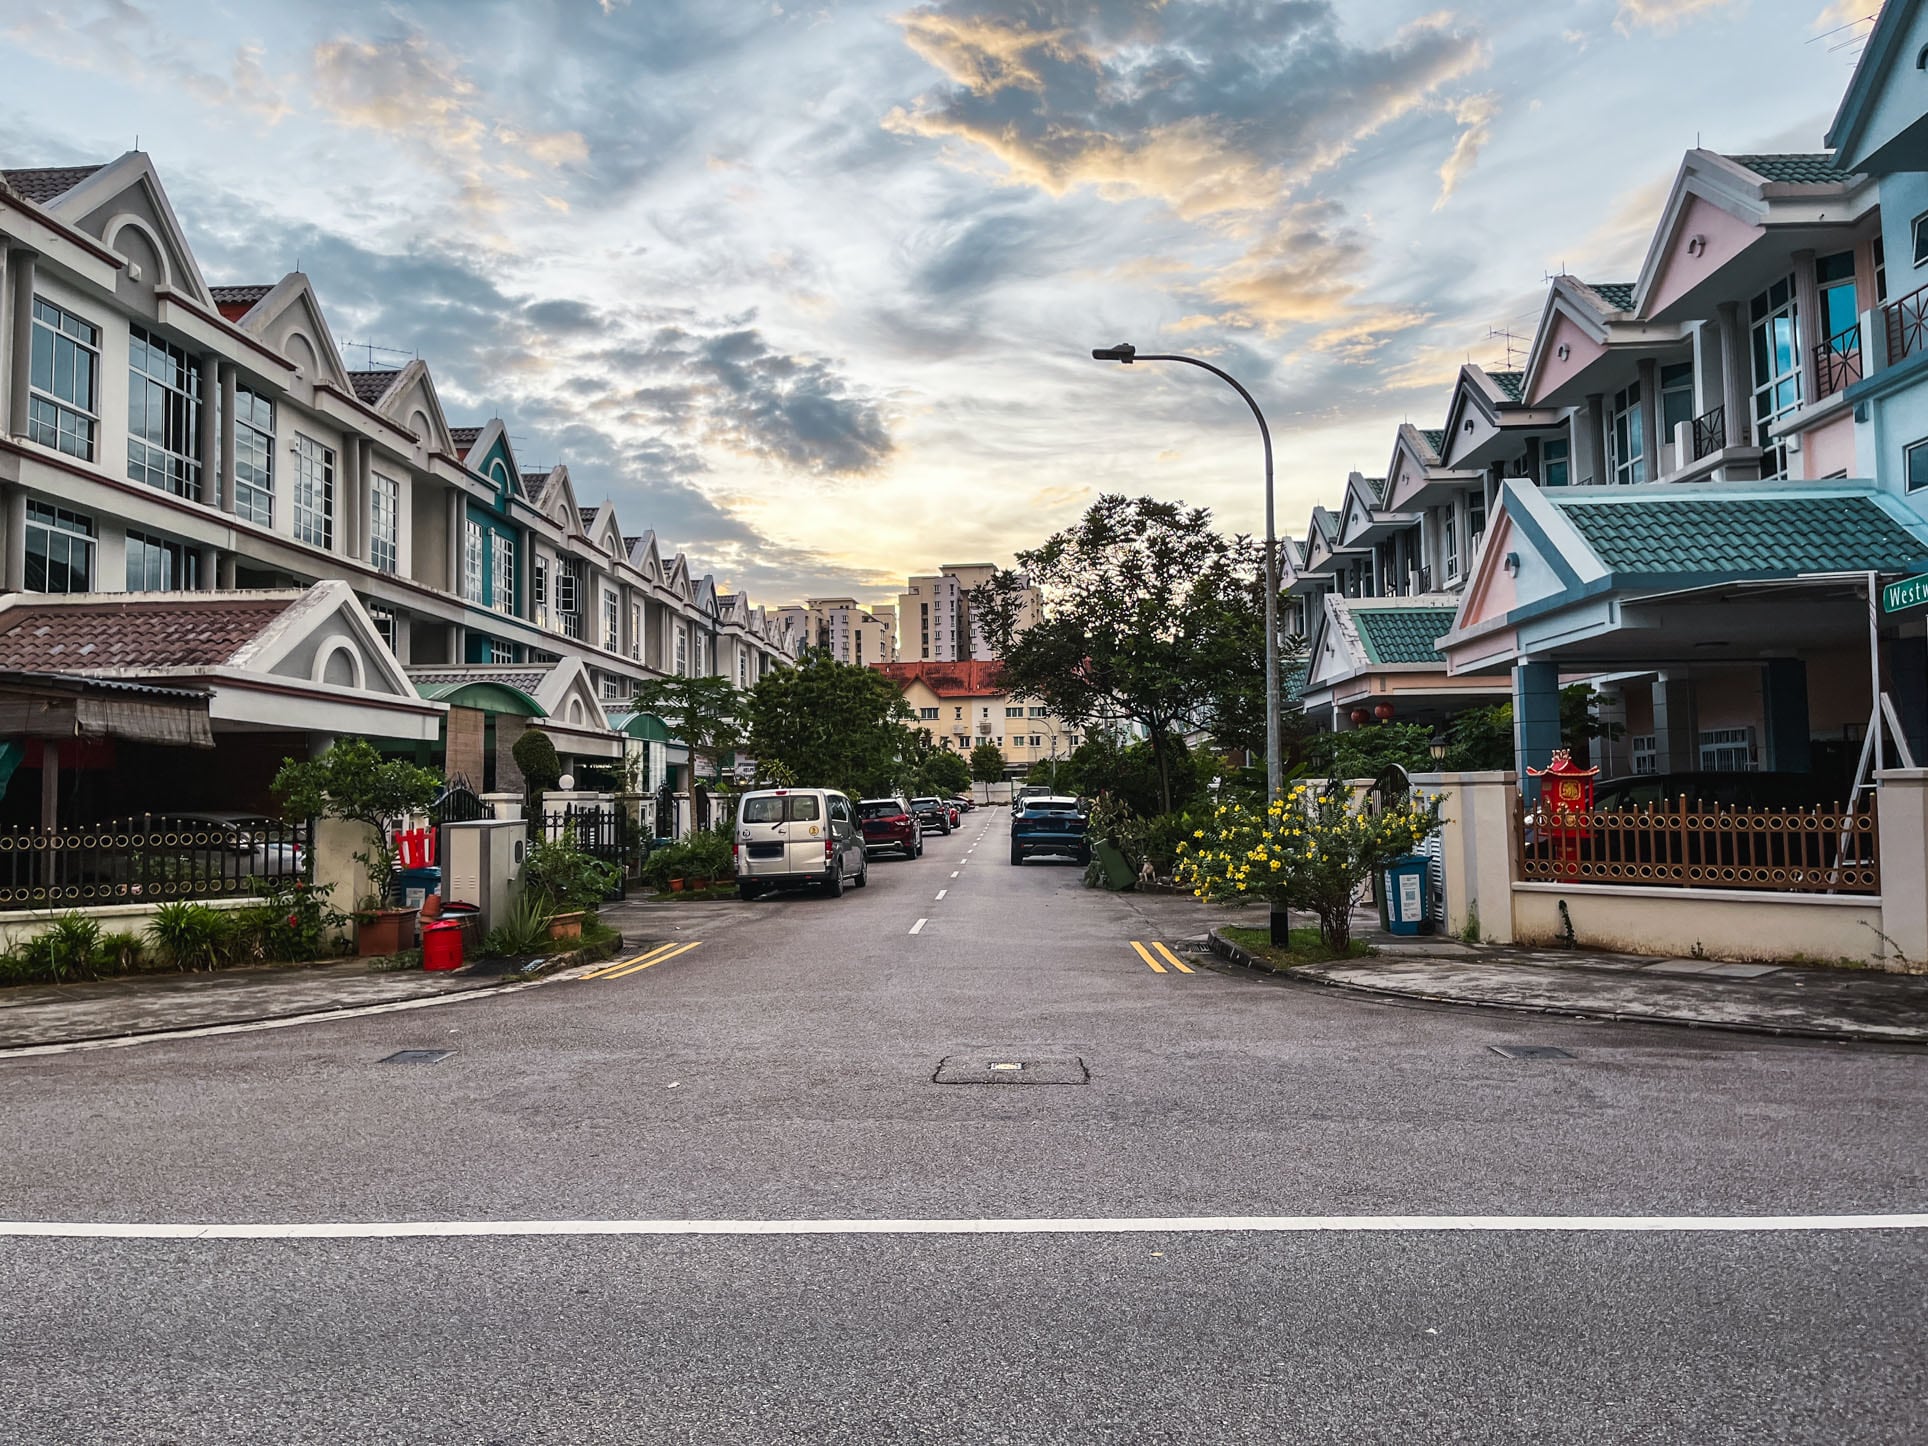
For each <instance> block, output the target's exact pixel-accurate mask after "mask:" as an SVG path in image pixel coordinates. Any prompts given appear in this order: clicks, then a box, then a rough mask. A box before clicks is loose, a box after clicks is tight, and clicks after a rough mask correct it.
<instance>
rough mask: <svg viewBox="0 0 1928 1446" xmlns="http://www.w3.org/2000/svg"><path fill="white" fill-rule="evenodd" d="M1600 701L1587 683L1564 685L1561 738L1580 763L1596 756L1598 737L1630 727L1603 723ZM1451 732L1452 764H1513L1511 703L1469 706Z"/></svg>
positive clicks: (1470, 768)
mask: <svg viewBox="0 0 1928 1446" xmlns="http://www.w3.org/2000/svg"><path fill="white" fill-rule="evenodd" d="M1598 705H1599V695H1598V694H1597V693H1595V692H1594V691H1593V689H1592V688H1591V687H1590V686H1589V685H1587V684H1585V683H1570V684H1568V685H1567V686H1566V687H1564V688H1562V689H1561V690H1560V741H1561V742H1562V743H1563V744H1564V745H1565V746H1566V747H1567V749H1568V750H1569V751H1571V752H1572V754H1573V757H1574V760H1575V761H1576V762H1578V763H1580V764H1582V765H1585V763H1586V762H1587V761H1588V759H1589V758H1590V757H1591V755H1592V752H1593V740H1594V739H1596V738H1606V739H1614V738H1618V737H1620V735H1621V734H1622V733H1624V732H1625V731H1626V730H1625V729H1624V728H1622V727H1621V726H1620V724H1618V723H1607V722H1602V721H1601V719H1600V715H1599V713H1598V711H1597V709H1598ZM1447 736H1448V738H1449V739H1450V740H1451V746H1450V747H1449V748H1448V749H1447V753H1446V766H1447V767H1448V768H1452V769H1457V770H1459V771H1461V772H1465V773H1477V772H1481V771H1483V770H1491V769H1501V768H1511V767H1512V766H1513V763H1514V757H1513V705H1512V704H1511V703H1495V704H1494V705H1493V706H1492V707H1490V708H1468V709H1467V710H1466V711H1465V712H1463V713H1460V714H1459V715H1457V716H1456V717H1455V718H1454V719H1453V721H1452V723H1451V725H1450V726H1449V727H1448V729H1447Z"/></svg>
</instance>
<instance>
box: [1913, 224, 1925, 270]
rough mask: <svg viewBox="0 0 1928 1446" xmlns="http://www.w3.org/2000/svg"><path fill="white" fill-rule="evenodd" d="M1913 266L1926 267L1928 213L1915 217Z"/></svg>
mask: <svg viewBox="0 0 1928 1446" xmlns="http://www.w3.org/2000/svg"><path fill="white" fill-rule="evenodd" d="M1914 227H1915V265H1917V266H1928V211H1923V212H1922V213H1921V214H1920V215H1919V216H1917V217H1915V222H1914Z"/></svg>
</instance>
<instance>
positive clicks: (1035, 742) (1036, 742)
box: [1031, 733, 1044, 748]
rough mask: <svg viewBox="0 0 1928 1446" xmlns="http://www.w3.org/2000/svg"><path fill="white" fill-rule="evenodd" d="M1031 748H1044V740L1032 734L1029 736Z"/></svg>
mask: <svg viewBox="0 0 1928 1446" xmlns="http://www.w3.org/2000/svg"><path fill="white" fill-rule="evenodd" d="M1031 746H1032V747H1033V748H1042V747H1044V739H1042V738H1040V737H1039V736H1038V735H1037V734H1035V733H1033V734H1032V735H1031Z"/></svg>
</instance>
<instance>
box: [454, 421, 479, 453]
mask: <svg viewBox="0 0 1928 1446" xmlns="http://www.w3.org/2000/svg"><path fill="white" fill-rule="evenodd" d="M481 435H482V429H481V428H480V427H450V428H449V440H450V441H451V442H453V443H455V445H456V447H457V449H458V452H457V455H458V456H460V457H463V458H466V457H467V456H468V455H469V449H470V448H471V447H473V446H474V445H475V439H476V438H477V437H480V436H481Z"/></svg>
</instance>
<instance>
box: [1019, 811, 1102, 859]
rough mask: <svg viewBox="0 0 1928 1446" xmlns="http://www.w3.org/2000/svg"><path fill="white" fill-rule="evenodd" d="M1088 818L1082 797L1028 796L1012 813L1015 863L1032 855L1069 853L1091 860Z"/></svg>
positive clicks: (1071, 855)
mask: <svg viewBox="0 0 1928 1446" xmlns="http://www.w3.org/2000/svg"><path fill="white" fill-rule="evenodd" d="M1087 821H1088V814H1087V812H1086V809H1085V806H1084V803H1083V802H1082V800H1079V799H1076V798H1066V797H1057V796H1053V795H1050V794H1045V795H1042V796H1039V795H1033V796H1032V797H1030V798H1027V799H1025V800H1024V803H1023V805H1022V806H1021V807H1019V809H1018V810H1017V812H1015V813H1014V814H1012V815H1011V862H1012V863H1014V864H1021V863H1023V862H1024V860H1025V859H1026V858H1027V857H1028V856H1030V855H1032V854H1066V855H1069V856H1070V857H1072V858H1074V859H1076V860H1077V861H1078V862H1079V863H1081V864H1088V863H1090V862H1091V841H1090V840H1089V839H1088V838H1086V837H1085V826H1086V823H1087Z"/></svg>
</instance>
